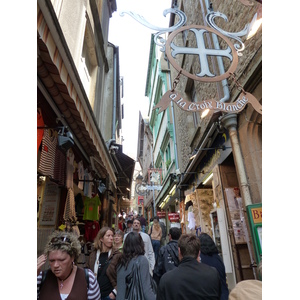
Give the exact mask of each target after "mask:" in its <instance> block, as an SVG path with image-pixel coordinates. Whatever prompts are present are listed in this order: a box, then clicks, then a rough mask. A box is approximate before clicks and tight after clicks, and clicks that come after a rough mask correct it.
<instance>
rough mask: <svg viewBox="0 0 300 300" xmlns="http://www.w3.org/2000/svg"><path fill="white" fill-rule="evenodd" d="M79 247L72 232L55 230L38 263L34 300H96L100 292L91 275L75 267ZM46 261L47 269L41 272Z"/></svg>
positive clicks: (94, 278)
mask: <svg viewBox="0 0 300 300" xmlns="http://www.w3.org/2000/svg"><path fill="white" fill-rule="evenodd" d="M80 252H81V245H80V242H79V240H78V238H77V236H76V235H75V234H74V233H71V232H65V231H54V232H53V233H52V234H51V235H50V236H49V238H48V242H47V244H46V247H45V250H44V254H42V255H41V256H39V257H38V260H37V275H38V277H37V299H39V300H50V299H51V300H53V299H55V300H61V299H67V298H68V299H78V300H83V299H87V300H99V299H100V290H99V285H98V282H97V279H96V277H95V276H94V273H93V272H92V271H90V270H88V271H87V272H86V271H85V270H84V269H82V268H80V267H78V266H76V262H77V260H78V257H79V254H80ZM47 259H48V260H49V265H50V269H48V270H46V271H41V270H42V267H43V265H44V264H45V263H46V261H47Z"/></svg>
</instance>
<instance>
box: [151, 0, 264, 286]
mask: <svg viewBox="0 0 300 300" xmlns="http://www.w3.org/2000/svg"><path fill="white" fill-rule="evenodd" d="M172 7H177V8H179V9H180V10H181V11H183V12H184V13H185V14H186V17H187V22H186V24H185V26H192V25H193V26H205V27H208V28H211V27H210V25H209V24H208V21H209V20H208V19H207V18H206V15H207V14H208V13H213V12H218V13H219V14H218V15H217V17H215V18H213V22H212V24H214V25H215V26H216V27H218V28H219V29H222V30H223V31H224V32H225V33H226V32H227V33H228V32H229V33H237V32H242V31H243V30H244V28H245V26H247V24H250V23H251V22H252V20H253V18H254V16H257V19H259V18H261V12H262V5H261V4H260V3H259V2H257V1H251V2H250V1H249V2H245V1H238V0H233V1H230V0H225V1H218V0H216V1H208V0H185V1H182V0H178V1H172ZM222 14H223V15H225V16H226V17H227V21H225V19H224V18H223V17H222V16H223V15H222ZM177 20H178V17H177V16H175V17H174V16H173V17H171V18H170V26H172V25H174V24H176V22H177ZM210 20H211V19H210ZM247 34H248V32H246V31H245V32H244V33H243V34H240V40H241V42H242V43H243V44H244V46H245V48H244V50H243V51H240V54H239V55H238V57H237V58H238V59H237V66H236V69H235V71H234V74H232V75H231V76H230V77H228V78H225V79H223V80H220V81H216V82H211V81H210V82H204V81H199V80H194V79H192V78H189V77H188V76H185V75H183V74H182V73H181V74H179V70H178V69H176V68H175V67H174V66H173V65H170V68H169V72H170V78H171V85H170V86H172V82H173V81H174V79H175V78H176V77H177V76H179V82H177V85H176V88H175V90H176V91H177V92H179V94H180V95H181V97H182V98H183V99H185V100H188V101H191V102H201V101H204V100H208V99H215V100H217V101H220V102H222V103H232V102H235V101H236V100H237V99H238V98H239V97H240V95H242V94H241V93H244V91H245V92H247V93H251V94H252V95H253V96H254V97H255V98H256V99H257V105H258V107H259V106H260V105H261V103H262V71H261V67H262V30H261V27H260V28H259V29H258V31H257V32H256V34H255V35H254V36H252V37H251V38H250V39H246V35H247ZM169 36H170V35H169ZM229 40H230V42H231V43H232V46H233V44H238V45H239V47H240V48H238V47H237V48H236V49H238V50H239V49H241V48H242V46H243V44H242V43H239V42H238V41H237V40H235V39H230V38H229ZM173 43H174V44H175V45H177V46H179V47H180V46H181V47H184V46H185V47H191V48H196V47H197V43H196V39H195V38H193V34H191V33H190V32H188V31H186V32H182V33H181V34H178V35H176V37H174V39H173ZM205 43H206V44H205V47H206V48H210V49H213V48H215V49H221V50H225V49H226V47H227V45H226V43H225V42H224V39H222V37H220V36H219V37H217V39H216V38H215V37H214V36H213V35H212V34H207V35H206V36H205ZM174 60H175V61H176V63H177V66H180V68H181V69H182V70H185V71H187V72H189V73H191V74H196V73H199V72H200V70H201V65H200V60H199V57H198V56H197V55H188V54H180V55H177V56H176V57H175V58H174ZM230 64H231V62H230V60H229V59H222V61H221V62H220V61H219V60H218V59H217V58H209V68H210V70H211V72H213V73H214V74H215V75H216V76H217V75H219V74H223V73H225V72H226V70H228V68H229V67H230ZM222 69H223V70H222ZM147 84H148V83H147ZM170 109H171V104H170V105H169V107H168V109H167V110H170ZM173 109H174V118H172V124H174V127H175V129H174V132H175V136H176V145H177V148H176V150H177V161H176V165H177V166H178V169H176V172H175V169H174V170H172V176H171V174H170V178H171V177H172V183H171V184H170V185H174V182H175V183H176V184H175V186H176V192H179V196H178V199H179V200H180V223H181V228H182V230H183V231H184V232H193V233H195V234H199V233H200V232H206V233H208V234H210V235H211V236H212V237H213V238H214V239H215V241H216V243H218V245H219V246H220V252H221V255H222V257H223V259H224V263H225V266H226V273H227V279H228V284H229V288H230V289H232V288H233V287H234V286H235V284H236V282H238V281H241V280H244V279H250V278H258V274H257V268H256V267H257V265H258V263H259V262H260V260H261V257H262V255H261V249H260V254H259V255H257V253H259V251H258V252H257V251H256V249H255V248H256V247H259V246H257V243H256V237H257V236H256V233H257V232H256V233H255V234H254V231H253V227H251V226H250V218H251V215H250V214H249V213H248V211H250V209H251V207H253V205H258V206H259V205H260V207H261V203H262V163H261V157H262V114H261V111H258V110H257V109H254V107H253V106H252V105H251V104H250V103H248V104H247V106H246V108H244V109H243V110H242V111H241V112H239V113H225V112H222V111H214V110H210V111H209V112H208V114H207V115H206V116H205V117H203V118H202V117H201V113H199V112H189V111H185V110H183V109H181V108H180V107H179V106H178V105H174V106H173ZM167 110H166V111H167ZM163 113H164V112H163ZM163 113H161V114H163ZM153 114H154V113H153ZM174 179H175V180H174ZM208 190H209V192H208ZM169 192H170V189H165V190H164V189H163V190H162V191H161V192H160V194H158V197H157V198H156V206H157V207H158V208H159V207H161V205H162V202H163V201H164V199H166V198H165V197H162V194H163V193H167V194H168V193H169ZM164 195H165V194H164ZM208 195H209V196H208ZM235 205H236V206H235ZM163 208H164V210H165V211H166V212H167V214H168V213H169V212H173V210H174V199H172V197H169V199H168V200H167V201H166V203H165V205H163ZM177 209H178V208H176V211H177ZM260 209H261V208H260ZM189 216H194V218H195V224H193V226H192V227H191V226H189V225H190V224H189V223H190V222H189V221H188V219H189ZM166 220H167V221H168V219H167V218H166ZM259 230H260V233H261V228H260V229H259ZM260 247H261V244H260Z"/></svg>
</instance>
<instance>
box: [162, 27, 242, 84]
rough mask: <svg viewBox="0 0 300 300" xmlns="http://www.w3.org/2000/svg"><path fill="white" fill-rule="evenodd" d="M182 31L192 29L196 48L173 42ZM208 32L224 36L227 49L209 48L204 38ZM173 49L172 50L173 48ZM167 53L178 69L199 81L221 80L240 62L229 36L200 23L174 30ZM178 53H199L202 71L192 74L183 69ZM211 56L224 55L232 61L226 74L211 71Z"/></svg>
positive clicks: (167, 46) (168, 43) (167, 45)
mask: <svg viewBox="0 0 300 300" xmlns="http://www.w3.org/2000/svg"><path fill="white" fill-rule="evenodd" d="M182 31H190V32H192V33H193V34H194V37H195V40H196V45H197V47H196V48H192V47H180V46H177V45H175V43H174V42H173V40H174V38H175V37H176V36H177V35H178V34H179V33H181V32H182ZM206 33H213V34H216V35H218V36H219V37H220V38H222V39H223V40H224V41H225V42H226V43H227V45H228V47H227V48H226V49H223V50H222V49H209V48H207V47H206V43H205V39H204V34H206ZM171 49H172V50H171ZM166 54H167V57H168V59H169V61H170V63H171V64H172V66H173V67H174V68H175V69H176V70H178V71H181V72H182V74H184V75H185V76H187V77H189V78H192V79H194V80H198V81H210V82H211V81H213V82H215V81H221V80H223V79H225V78H227V77H229V76H230V73H233V72H234V71H235V69H236V67H237V63H238V56H237V53H236V51H235V48H234V46H233V44H232V43H231V42H230V40H229V39H228V38H226V37H225V36H223V35H221V34H220V33H219V32H217V31H216V30H214V29H211V28H208V27H204V26H199V25H191V26H184V27H181V28H180V29H178V30H176V31H174V32H173V33H172V34H171V35H170V37H169V38H168V40H167V43H166ZM178 54H187V55H197V56H198V58H199V62H200V72H198V73H197V74H191V73H189V72H187V71H186V70H182V68H181V67H180V66H179V65H178V63H177V62H176V60H175V59H174V58H175V57H176V55H178ZM209 56H222V57H227V58H228V59H229V60H230V61H232V63H231V66H230V67H229V69H228V70H227V72H225V73H224V74H221V75H219V76H217V75H216V74H213V73H211V71H210V68H209V62H208V57H209Z"/></svg>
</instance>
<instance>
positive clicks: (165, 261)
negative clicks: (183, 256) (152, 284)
mask: <svg viewBox="0 0 300 300" xmlns="http://www.w3.org/2000/svg"><path fill="white" fill-rule="evenodd" d="M180 236H181V230H180V229H179V228H177V227H172V228H170V229H169V243H168V244H167V245H165V246H163V247H161V248H160V250H159V253H158V257H157V261H156V265H155V268H154V272H153V278H154V280H155V281H156V283H157V285H158V284H159V280H160V278H161V277H162V276H163V274H165V273H166V272H168V271H170V270H173V269H174V268H176V267H177V266H178V264H179V259H178V240H179V238H180Z"/></svg>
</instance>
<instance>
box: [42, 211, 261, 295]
mask: <svg viewBox="0 0 300 300" xmlns="http://www.w3.org/2000/svg"><path fill="white" fill-rule="evenodd" d="M160 223H161V222H160V220H159V218H158V217H154V218H153V219H151V220H150V222H149V225H148V226H147V223H146V220H145V218H144V217H142V218H140V217H136V218H133V217H131V216H129V218H128V219H127V220H126V222H124V219H119V226H118V228H117V229H116V230H114V229H113V228H110V227H103V228H101V229H100V230H99V232H98V234H97V236H96V237H95V239H94V243H93V247H92V250H91V252H90V254H89V257H88V261H87V265H86V267H84V268H82V267H79V266H78V265H77V260H78V257H79V255H80V253H81V244H80V241H79V239H78V236H77V235H76V234H74V233H72V232H66V231H54V232H53V233H52V234H51V235H50V236H49V238H48V241H47V243H46V246H45V249H44V254H42V255H41V256H39V257H38V259H37V298H38V299H40V300H44V299H49V300H50V299H51V300H53V299H54V300H59V299H62V300H64V299H68V300H77V299H78V300H82V299H86V300H98V299H103V300H109V299H117V300H124V299H127V300H133V299H141V300H143V299H145V300H155V299H159V300H160V299H170V300H171V299H172V300H173V299H174V300H177V299H178V300H183V299H203V300H204V299H205V300H207V299H212V300H213V299H216V300H217V299H218V300H233V299H236V300H237V299H243V300H247V299H256V300H257V299H261V294H262V285H261V281H258V280H244V281H242V282H241V283H243V284H241V283H239V284H237V286H236V288H234V289H233V290H232V291H231V292H230V293H229V290H228V286H227V283H226V273H225V266H224V263H223V261H222V259H221V257H220V255H219V253H218V249H217V247H216V245H215V243H214V241H213V239H212V238H211V237H210V236H209V235H208V234H205V233H201V234H200V235H199V237H198V236H196V235H194V234H182V233H181V229H179V228H177V227H171V228H170V229H169V231H168V239H167V238H166V236H165V237H164V235H165V228H163V225H164V224H163V225H161V224H160ZM163 239H164V240H163ZM166 240H168V242H167V243H166V244H165V243H164V242H165V241H166ZM47 260H48V263H49V267H50V268H49V269H46V270H42V269H43V266H44V265H45V263H46V262H47ZM249 286H250V287H251V289H254V290H255V291H253V293H252V294H253V295H255V298H247V297H248V296H247V295H248V294H251V293H249V292H248V293H247V291H249Z"/></svg>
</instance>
